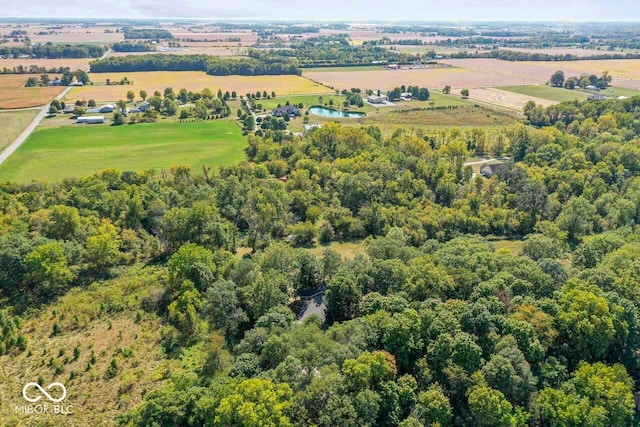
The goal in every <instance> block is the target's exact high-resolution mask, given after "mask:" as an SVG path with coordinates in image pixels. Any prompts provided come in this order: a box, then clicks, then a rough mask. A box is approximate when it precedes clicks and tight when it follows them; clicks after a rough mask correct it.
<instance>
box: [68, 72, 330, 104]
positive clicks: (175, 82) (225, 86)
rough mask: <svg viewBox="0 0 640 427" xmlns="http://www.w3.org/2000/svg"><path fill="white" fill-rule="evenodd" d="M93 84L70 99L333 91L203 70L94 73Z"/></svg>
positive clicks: (298, 80) (291, 80)
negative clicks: (169, 93)
mask: <svg viewBox="0 0 640 427" xmlns="http://www.w3.org/2000/svg"><path fill="white" fill-rule="evenodd" d="M90 77H91V80H92V81H93V82H94V85H93V86H91V85H89V86H84V87H78V88H74V89H73V90H72V91H71V92H70V93H69V95H67V99H68V100H74V101H75V100H77V99H95V100H96V101H117V100H118V99H125V97H126V94H127V91H129V90H133V91H134V92H135V93H136V95H137V94H138V92H139V91H140V90H146V91H147V93H149V94H150V95H151V94H153V92H154V91H156V90H159V91H161V92H162V91H164V89H165V88H166V87H171V88H173V90H174V91H175V92H178V90H180V89H181V88H185V89H187V90H191V91H201V90H203V89H204V88H210V89H211V90H213V91H214V92H216V91H217V90H218V89H222V90H223V91H227V90H228V91H230V92H231V91H234V90H235V91H237V92H238V93H239V94H245V93H247V92H253V93H255V92H256V91H267V92H269V93H271V91H275V92H276V94H278V95H294V94H295V95H302V94H316V93H317V94H322V93H328V92H332V91H331V90H330V89H327V88H326V87H323V86H321V85H319V84H317V83H314V82H312V81H311V80H309V79H305V78H304V77H300V76H210V75H208V74H206V73H204V72H200V71H150V72H138V73H135V72H134V73H92V74H90ZM124 77H127V78H128V79H129V80H130V81H133V84H130V85H111V86H106V80H107V79H110V80H111V81H112V82H119V81H120V80H122V79H123V78H124Z"/></svg>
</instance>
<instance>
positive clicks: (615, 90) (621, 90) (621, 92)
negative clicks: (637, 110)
mask: <svg viewBox="0 0 640 427" xmlns="http://www.w3.org/2000/svg"><path fill="white" fill-rule="evenodd" d="M589 93H593V92H589ZM598 93H599V94H600V95H604V96H609V97H612V98H617V97H619V96H627V97H631V96H638V95H640V90H635V89H627V88H626V87H608V88H606V89H603V90H601V91H600V92H598Z"/></svg>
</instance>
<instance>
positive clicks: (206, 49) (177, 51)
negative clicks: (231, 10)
mask: <svg viewBox="0 0 640 427" xmlns="http://www.w3.org/2000/svg"><path fill="white" fill-rule="evenodd" d="M155 53H160V54H165V55H215V56H244V55H246V54H247V49H246V48H244V47H233V46H221V47H215V46H198V45H194V46H188V47H184V46H183V47H181V48H172V49H158V50H156V51H154V52H114V51H110V52H109V54H108V55H107V56H129V55H148V54H155Z"/></svg>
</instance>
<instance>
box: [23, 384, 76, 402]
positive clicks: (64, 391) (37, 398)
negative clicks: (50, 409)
mask: <svg viewBox="0 0 640 427" xmlns="http://www.w3.org/2000/svg"><path fill="white" fill-rule="evenodd" d="M29 387H35V388H37V389H38V390H40V393H41V394H44V395H45V396H46V397H47V399H49V400H50V401H52V402H56V403H58V402H62V401H63V400H64V398H65V397H67V389H66V387H65V386H64V385H62V384H60V383H51V384H49V385H48V386H47V387H46V390H45V389H44V388H42V387H41V386H40V384H38V383H27V384H25V385H24V387H22V396H23V397H24V398H25V400H26V401H28V402H31V403H34V402H37V401H38V400H40V399H41V398H42V396H38V397H34V398H31V397H29V396H27V390H28V389H29ZM52 387H60V388H61V389H62V396H61V397H59V398H57V399H56V398H55V397H53V396H51V395H50V394H49V393H47V390H51V388H52Z"/></svg>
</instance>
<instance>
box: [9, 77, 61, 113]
mask: <svg viewBox="0 0 640 427" xmlns="http://www.w3.org/2000/svg"><path fill="white" fill-rule="evenodd" d="M29 77H31V76H28V75H26V74H2V75H0V109H4V108H28V107H37V106H40V105H44V104H46V103H47V102H49V101H51V99H53V98H54V97H55V96H56V95H58V94H59V93H60V92H62V90H63V89H64V88H62V87H60V86H58V87H55V86H45V87H24V84H25V83H26V81H27V79H28V78H29ZM37 77H40V76H39V75H37Z"/></svg>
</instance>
